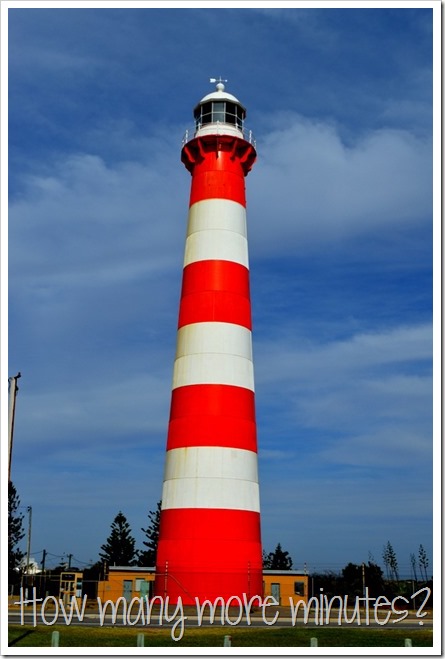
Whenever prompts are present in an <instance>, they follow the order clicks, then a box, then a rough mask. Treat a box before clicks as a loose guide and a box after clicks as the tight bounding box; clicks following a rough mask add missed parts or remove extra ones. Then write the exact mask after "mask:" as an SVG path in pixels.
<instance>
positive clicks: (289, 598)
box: [263, 570, 309, 606]
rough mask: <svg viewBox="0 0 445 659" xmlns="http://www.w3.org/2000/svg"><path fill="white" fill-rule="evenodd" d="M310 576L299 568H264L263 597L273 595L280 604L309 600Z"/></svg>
mask: <svg viewBox="0 0 445 659" xmlns="http://www.w3.org/2000/svg"><path fill="white" fill-rule="evenodd" d="M308 591H309V576H308V575H307V574H305V573H304V572H300V571H298V570H263V597H267V596H268V595H272V597H274V598H275V600H276V601H277V602H278V604H279V605H280V606H290V603H291V602H292V603H293V604H296V603H297V602H301V601H303V602H307V601H308V597H309V592H308Z"/></svg>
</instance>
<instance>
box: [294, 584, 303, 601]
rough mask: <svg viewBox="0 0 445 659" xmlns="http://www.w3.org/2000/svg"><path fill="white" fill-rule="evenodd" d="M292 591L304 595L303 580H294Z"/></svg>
mask: <svg viewBox="0 0 445 659" xmlns="http://www.w3.org/2000/svg"><path fill="white" fill-rule="evenodd" d="M294 593H295V595H301V596H302V597H304V581H294Z"/></svg>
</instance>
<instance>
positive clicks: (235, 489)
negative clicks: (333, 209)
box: [155, 80, 262, 604]
mask: <svg viewBox="0 0 445 659" xmlns="http://www.w3.org/2000/svg"><path fill="white" fill-rule="evenodd" d="M214 82H216V80H215V81H214ZM245 116H246V111H245V108H244V107H243V106H242V105H241V103H240V102H239V101H238V99H236V98H235V97H234V96H232V95H231V94H228V93H227V92H226V91H225V88H224V84H223V82H222V81H221V80H220V81H219V82H218V84H217V85H216V91H215V92H213V93H211V94H208V95H207V96H205V97H204V98H203V99H202V100H201V101H200V103H198V105H197V107H196V108H195V111H194V117H195V124H196V129H195V133H194V136H193V138H192V139H190V140H189V141H187V140H185V143H184V145H183V148H182V154H181V159H182V162H183V163H184V165H185V167H186V168H187V169H188V170H189V172H190V173H191V175H192V184H191V193H190V208H189V215H188V227H187V238H186V244H185V257H184V270H183V280H182V291H181V301H180V307H179V321H178V335H177V349H176V359H175V364H174V372H173V386H172V398H171V408H170V422H169V429H168V438H167V455H166V463H165V474H164V485H163V492H162V507H161V520H160V532H159V544H158V552H157V561H156V584H155V594H156V595H163V596H167V595H168V596H169V597H170V600H176V599H177V597H178V596H181V598H182V601H183V602H184V603H193V604H194V603H195V598H196V597H198V598H199V600H200V601H201V602H203V601H204V600H205V599H210V600H211V601H213V600H215V599H216V598H217V597H222V598H224V599H225V600H226V601H227V600H228V599H229V598H230V597H233V596H238V597H241V598H242V596H243V593H245V594H246V596H247V597H249V598H250V597H252V596H254V595H261V593H262V550H261V534H260V504H259V487H258V459H257V439H256V421H255V394H254V377H253V360H252V335H251V330H252V323H251V305H250V292H249V261H248V247H247V232H246V197H245V181H244V179H245V177H246V176H247V174H248V172H249V171H250V169H251V167H252V165H253V163H254V162H255V159H256V151H255V147H254V145H253V140H252V137H251V134H250V135H247V134H246V133H245V129H244V119H245Z"/></svg>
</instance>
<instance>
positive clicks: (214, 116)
mask: <svg viewBox="0 0 445 659" xmlns="http://www.w3.org/2000/svg"><path fill="white" fill-rule="evenodd" d="M193 116H194V118H195V129H196V132H195V137H198V136H201V135H206V134H207V135H211V134H214V133H218V134H224V135H237V136H241V137H242V134H243V125H244V119H245V117H246V108H245V107H244V106H243V105H242V104H241V103H240V102H239V100H238V99H237V98H236V97H235V96H233V95H232V94H229V93H228V92H226V91H225V87H224V84H223V83H222V82H221V81H220V82H218V83H217V85H216V90H215V91H214V92H211V93H210V94H207V95H206V96H204V98H202V99H201V100H200V102H199V103H198V105H197V106H196V107H195V109H194V112H193Z"/></svg>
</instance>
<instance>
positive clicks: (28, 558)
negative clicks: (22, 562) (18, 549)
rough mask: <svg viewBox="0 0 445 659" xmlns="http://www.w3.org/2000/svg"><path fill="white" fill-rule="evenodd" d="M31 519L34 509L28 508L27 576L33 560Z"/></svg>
mask: <svg viewBox="0 0 445 659" xmlns="http://www.w3.org/2000/svg"><path fill="white" fill-rule="evenodd" d="M31 519H32V508H31V506H28V520H29V521H28V543H27V549H26V576H28V575H29V563H30V559H31Z"/></svg>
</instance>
